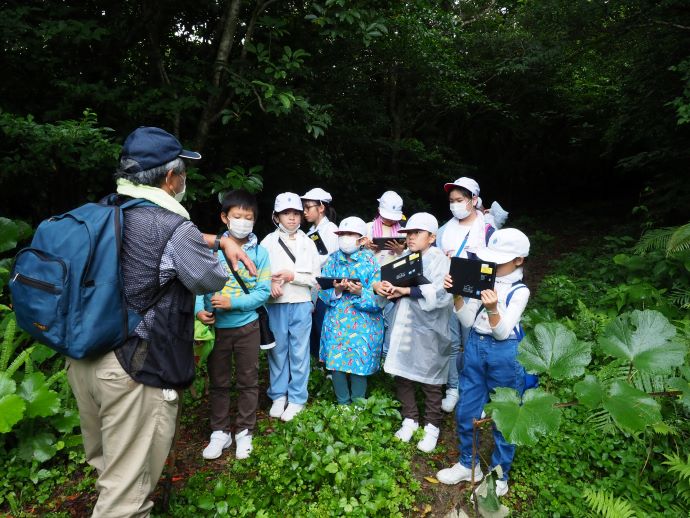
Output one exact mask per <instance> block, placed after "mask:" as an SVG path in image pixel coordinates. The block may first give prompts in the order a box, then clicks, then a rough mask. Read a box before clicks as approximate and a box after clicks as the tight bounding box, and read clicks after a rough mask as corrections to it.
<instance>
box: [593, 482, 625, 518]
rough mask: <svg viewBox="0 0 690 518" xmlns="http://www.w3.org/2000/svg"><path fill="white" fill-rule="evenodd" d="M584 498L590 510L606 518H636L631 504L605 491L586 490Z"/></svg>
mask: <svg viewBox="0 0 690 518" xmlns="http://www.w3.org/2000/svg"><path fill="white" fill-rule="evenodd" d="M583 496H584V497H585V501H586V502H587V505H588V506H589V508H590V509H592V510H593V511H594V512H595V513H597V514H598V515H599V516H603V517H604V518H634V517H635V516H636V515H635V510H634V509H633V507H632V505H631V504H630V502H628V501H627V500H623V499H622V498H616V497H615V496H613V495H612V494H610V493H607V492H605V491H598V490H593V489H590V488H585V490H584V491H583Z"/></svg>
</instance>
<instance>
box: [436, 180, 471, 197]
mask: <svg viewBox="0 0 690 518" xmlns="http://www.w3.org/2000/svg"><path fill="white" fill-rule="evenodd" d="M456 187H462V188H463V189H467V190H468V191H470V192H471V193H472V196H479V184H478V183H477V182H476V181H475V180H473V179H472V178H468V177H467V176H461V177H460V178H458V179H457V180H455V181H454V182H453V183H447V184H444V186H443V189H444V190H445V191H446V192H450V191H451V190H452V189H455V188H456Z"/></svg>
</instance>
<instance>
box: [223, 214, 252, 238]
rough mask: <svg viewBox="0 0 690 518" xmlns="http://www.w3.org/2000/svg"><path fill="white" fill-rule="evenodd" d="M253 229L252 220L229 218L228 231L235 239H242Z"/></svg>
mask: <svg viewBox="0 0 690 518" xmlns="http://www.w3.org/2000/svg"><path fill="white" fill-rule="evenodd" d="M252 230H254V222H253V221H251V220H248V219H244V218H229V219H228V231H229V232H230V234H231V235H232V236H233V237H236V238H237V239H244V238H245V237H247V236H248V235H249V234H251V232H252Z"/></svg>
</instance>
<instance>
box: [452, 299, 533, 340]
mask: <svg viewBox="0 0 690 518" xmlns="http://www.w3.org/2000/svg"><path fill="white" fill-rule="evenodd" d="M485 292H491V293H492V294H493V295H491V294H489V293H487V296H486V298H487V302H484V306H485V307H486V309H487V313H488V314H489V324H490V325H491V329H492V332H491V334H492V335H493V337H494V338H495V339H496V340H506V339H507V338H508V337H509V336H510V333H511V332H512V331H513V328H515V326H517V325H518V324H519V323H520V319H521V318H522V313H523V312H524V311H525V308H526V307H527V301H528V300H529V289H528V288H527V287H524V288H520V289H518V290H515V291H514V292H513V298H512V299H511V300H510V305H509V306H508V307H507V308H506V309H505V310H499V308H498V297H496V296H495V292H494V291H493V290H484V291H483V292H482V301H483V300H484V299H485V296H484V293H485ZM487 303H488V305H487ZM461 322H462V321H461Z"/></svg>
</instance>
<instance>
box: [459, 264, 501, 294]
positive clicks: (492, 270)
mask: <svg viewBox="0 0 690 518" xmlns="http://www.w3.org/2000/svg"><path fill="white" fill-rule="evenodd" d="M449 273H450V276H451V277H452V278H453V287H452V288H450V289H449V290H447V291H448V292H450V293H452V294H453V295H462V296H463V297H470V298H473V299H481V298H482V295H481V294H482V291H484V290H493V289H494V285H495V284H496V263H490V262H488V261H482V260H480V259H465V258H463V257H451V258H450V272H449Z"/></svg>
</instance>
